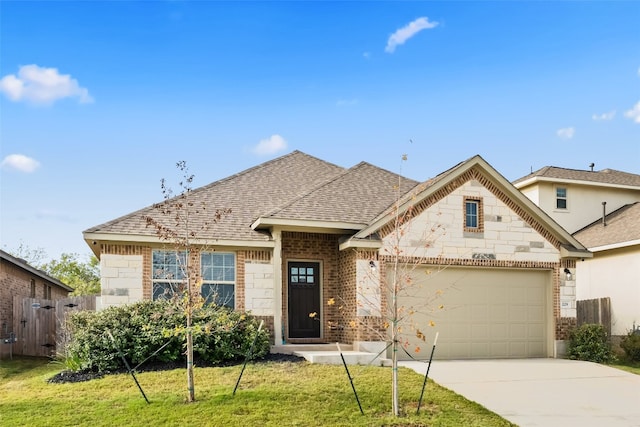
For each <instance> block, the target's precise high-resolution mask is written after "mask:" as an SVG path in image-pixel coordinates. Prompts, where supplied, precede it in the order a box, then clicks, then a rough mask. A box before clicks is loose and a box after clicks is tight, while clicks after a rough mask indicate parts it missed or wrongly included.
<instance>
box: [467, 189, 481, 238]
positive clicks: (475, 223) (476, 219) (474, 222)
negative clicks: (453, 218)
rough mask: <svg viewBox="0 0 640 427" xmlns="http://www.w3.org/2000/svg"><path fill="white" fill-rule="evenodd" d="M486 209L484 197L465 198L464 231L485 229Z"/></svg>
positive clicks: (478, 231) (477, 231)
mask: <svg viewBox="0 0 640 427" xmlns="http://www.w3.org/2000/svg"><path fill="white" fill-rule="evenodd" d="M483 215H484V209H483V207H482V199H481V198H478V197H465V198H464V231H467V232H471V233H481V232H483V231H484V218H483Z"/></svg>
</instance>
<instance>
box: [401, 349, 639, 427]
mask: <svg viewBox="0 0 640 427" xmlns="http://www.w3.org/2000/svg"><path fill="white" fill-rule="evenodd" d="M400 365H401V366H406V367H408V368H411V369H413V370H415V371H417V372H418V373H421V374H423V375H424V373H425V372H426V369H427V365H426V364H425V363H421V362H400ZM429 378H431V379H433V380H434V381H435V382H437V383H438V384H440V385H441V386H443V387H446V388H448V389H449V390H452V391H454V392H456V393H458V394H461V395H463V396H464V397H466V398H467V399H469V400H473V401H475V402H477V403H479V404H481V405H482V406H484V407H485V408H487V409H489V410H490V411H492V412H495V413H497V414H499V415H500V416H501V417H503V418H505V419H507V420H509V421H511V422H512V423H514V424H517V425H519V426H521V427H529V426H544V427H556V426H557V427H571V426H580V427H591V426H593V427H604V426H606V427H614V426H615V427H618V426H619V427H633V426H640V375H634V374H631V373H628V372H624V371H620V370H618V369H614V368H610V367H607V366H603V365H598V364H597V363H591V362H581V361H575V360H564V359H517V360H509V359H504V360H464V361H463V360H453V361H448V360H447V361H443V360H434V361H433V363H432V365H431V369H430V370H429ZM425 393H428V386H427V390H426V391H425Z"/></svg>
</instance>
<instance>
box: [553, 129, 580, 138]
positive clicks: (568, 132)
mask: <svg viewBox="0 0 640 427" xmlns="http://www.w3.org/2000/svg"><path fill="white" fill-rule="evenodd" d="M575 133H576V130H575V129H574V128H572V127H568V128H562V129H558V130H557V131H556V135H558V136H559V137H560V138H562V139H571V138H573V135H574V134H575Z"/></svg>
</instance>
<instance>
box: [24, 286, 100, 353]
mask: <svg viewBox="0 0 640 427" xmlns="http://www.w3.org/2000/svg"><path fill="white" fill-rule="evenodd" d="M95 309H96V297H95V296H83V297H70V298H64V299H59V300H55V301H52V300H47V299H40V298H24V297H21V296H16V297H14V298H13V330H14V332H15V334H16V342H15V343H14V344H13V354H21V355H23V356H46V357H51V356H55V354H56V347H57V345H59V344H61V343H62V345H64V342H65V340H66V337H65V336H64V330H63V329H64V328H62V325H64V321H65V319H66V316H67V314H68V313H69V312H73V311H79V310H95Z"/></svg>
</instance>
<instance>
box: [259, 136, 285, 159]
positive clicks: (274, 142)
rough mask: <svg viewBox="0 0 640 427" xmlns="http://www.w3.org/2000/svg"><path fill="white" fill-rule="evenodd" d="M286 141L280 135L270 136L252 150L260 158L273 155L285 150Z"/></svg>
mask: <svg viewBox="0 0 640 427" xmlns="http://www.w3.org/2000/svg"><path fill="white" fill-rule="evenodd" d="M286 148H287V141H285V140H284V138H283V137H281V136H280V135H277V134H276V135H271V136H270V137H269V138H267V139H263V140H261V141H260V142H259V143H258V145H256V146H255V147H254V148H253V150H252V151H253V152H254V153H255V154H258V155H260V156H264V155H268V154H275V153H277V152H278V151H282V150H286Z"/></svg>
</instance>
